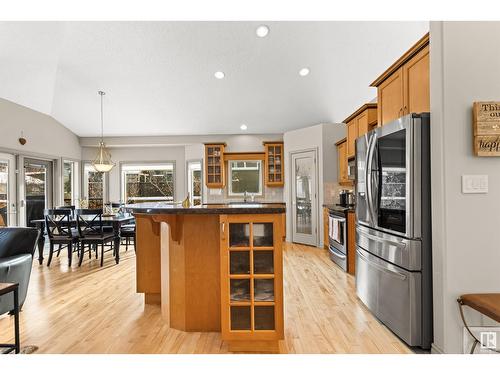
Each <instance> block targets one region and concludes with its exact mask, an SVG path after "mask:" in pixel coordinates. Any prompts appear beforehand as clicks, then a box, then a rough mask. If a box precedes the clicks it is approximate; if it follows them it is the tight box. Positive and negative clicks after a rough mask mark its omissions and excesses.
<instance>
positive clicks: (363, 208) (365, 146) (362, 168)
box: [355, 131, 375, 226]
mask: <svg viewBox="0 0 500 375" xmlns="http://www.w3.org/2000/svg"><path fill="white" fill-rule="evenodd" d="M374 135H375V132H374V131H371V132H368V133H366V134H364V135H363V136H362V137H359V138H358V139H356V199H355V200H356V220H357V221H358V223H361V224H363V225H366V226H374V225H375V223H374V222H373V220H372V217H371V216H370V210H369V206H368V196H367V193H368V192H367V183H366V181H367V176H366V172H367V170H366V158H367V156H368V150H369V149H370V146H371V143H372V141H373V136H374Z"/></svg>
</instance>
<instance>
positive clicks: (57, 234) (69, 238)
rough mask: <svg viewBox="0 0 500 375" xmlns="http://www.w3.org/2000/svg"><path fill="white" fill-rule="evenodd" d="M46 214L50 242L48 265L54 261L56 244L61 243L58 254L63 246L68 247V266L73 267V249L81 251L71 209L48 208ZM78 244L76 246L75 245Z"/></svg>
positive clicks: (46, 226)
mask: <svg viewBox="0 0 500 375" xmlns="http://www.w3.org/2000/svg"><path fill="white" fill-rule="evenodd" d="M44 215H45V228H46V229H47V235H48V237H49V242H50V252H49V259H48V261H47V267H48V266H50V262H52V256H53V255H54V245H59V249H58V252H57V255H59V253H60V251H61V248H62V247H63V246H64V247H67V249H68V266H69V267H71V263H72V260H73V251H74V250H76V251H79V246H78V243H79V242H78V241H79V236H78V232H77V231H76V230H75V229H72V228H71V216H72V214H71V210H70V209H67V208H64V209H57V208H56V209H48V210H45V212H44ZM74 244H76V245H77V246H76V248H74V247H73V245H74Z"/></svg>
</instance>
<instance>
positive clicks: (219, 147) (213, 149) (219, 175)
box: [205, 143, 226, 189]
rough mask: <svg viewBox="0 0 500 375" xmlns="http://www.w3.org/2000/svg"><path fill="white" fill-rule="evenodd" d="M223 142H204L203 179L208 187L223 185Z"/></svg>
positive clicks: (224, 145) (220, 186) (214, 187)
mask: <svg viewBox="0 0 500 375" xmlns="http://www.w3.org/2000/svg"><path fill="white" fill-rule="evenodd" d="M225 147H226V144H225V143H206V144H205V176H206V177H205V179H206V185H207V187H208V188H213V189H217V188H223V187H224V186H225V173H224V148H225Z"/></svg>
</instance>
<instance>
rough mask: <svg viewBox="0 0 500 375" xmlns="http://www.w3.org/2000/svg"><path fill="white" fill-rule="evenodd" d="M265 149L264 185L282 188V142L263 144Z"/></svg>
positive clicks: (283, 175) (283, 176)
mask: <svg viewBox="0 0 500 375" xmlns="http://www.w3.org/2000/svg"><path fill="white" fill-rule="evenodd" d="M264 148H265V161H264V164H265V178H264V180H265V183H266V186H283V185H284V182H285V174H284V169H283V142H264Z"/></svg>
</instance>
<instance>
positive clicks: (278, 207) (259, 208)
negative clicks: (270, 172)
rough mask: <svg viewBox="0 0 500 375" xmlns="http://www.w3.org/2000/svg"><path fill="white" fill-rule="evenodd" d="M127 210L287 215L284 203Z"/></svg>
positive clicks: (144, 205)
mask: <svg viewBox="0 0 500 375" xmlns="http://www.w3.org/2000/svg"><path fill="white" fill-rule="evenodd" d="M125 209H126V210H127V211H129V212H132V213H134V214H168V215H176V214H183V215H189V214H205V215H220V214H224V215H231V214H279V213H285V205H284V204H282V203H257V202H256V203H229V204H203V205H200V206H192V207H182V205H179V204H171V203H136V204H130V205H127V206H125Z"/></svg>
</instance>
